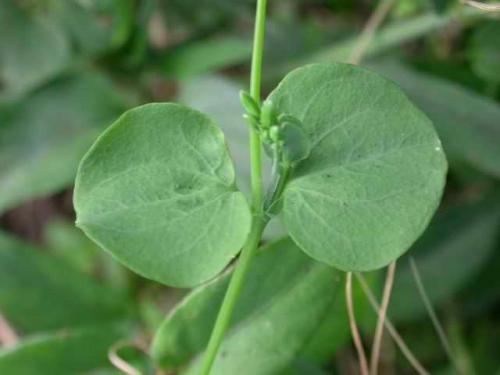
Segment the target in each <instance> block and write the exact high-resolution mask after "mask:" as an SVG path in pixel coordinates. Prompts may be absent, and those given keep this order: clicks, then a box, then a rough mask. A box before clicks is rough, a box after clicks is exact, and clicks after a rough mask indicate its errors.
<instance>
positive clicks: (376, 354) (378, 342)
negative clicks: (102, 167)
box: [370, 261, 396, 375]
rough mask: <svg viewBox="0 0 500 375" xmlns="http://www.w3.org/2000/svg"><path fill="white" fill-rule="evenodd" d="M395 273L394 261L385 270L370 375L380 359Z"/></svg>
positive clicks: (375, 372)
mask: <svg viewBox="0 0 500 375" xmlns="http://www.w3.org/2000/svg"><path fill="white" fill-rule="evenodd" d="M395 272H396V261H394V262H392V263H391V264H390V265H389V268H388V269H387V276H386V278H385V286H384V294H383V296H382V306H381V307H380V310H379V314H378V319H377V327H376V329H375V336H374V339H373V347H372V355H371V362H370V375H377V373H378V362H379V359H380V349H381V347H382V336H383V334H384V325H385V320H386V319H387V309H388V307H389V299H390V298H391V292H392V286H393V284H394V274H395Z"/></svg>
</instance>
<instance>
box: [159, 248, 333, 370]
mask: <svg viewBox="0 0 500 375" xmlns="http://www.w3.org/2000/svg"><path fill="white" fill-rule="evenodd" d="M229 277H230V274H229V273H226V274H225V275H223V276H222V277H220V278H218V279H217V280H216V281H215V282H213V283H210V284H208V285H204V286H203V287H200V288H199V289H197V290H195V291H193V292H192V293H191V294H190V295H188V296H187V297H186V299H185V300H184V302H182V303H181V304H180V305H178V307H177V308H176V309H175V310H174V311H173V312H172V313H171V314H170V316H168V317H167V319H166V320H165V322H164V323H163V325H162V326H161V327H160V329H159V330H158V332H157V333H156V337H155V339H154V342H153V346H152V355H153V358H154V359H155V360H156V361H157V362H158V363H159V364H160V365H161V366H162V367H164V368H167V369H173V368H180V367H186V371H185V373H188V374H196V373H197V369H198V366H199V365H200V360H201V358H202V355H203V350H204V349H205V346H206V344H207V342H208V339H209V336H210V332H211V330H212V327H213V324H214V322H215V318H216V316H217V312H218V310H219V307H220V304H221V302H222V299H223V297H224V293H225V291H226V288H227V285H228V282H229ZM339 279H340V278H339V274H338V273H336V272H335V271H334V270H332V269H331V268H329V267H327V266H325V265H322V264H321V263H317V262H315V261H313V260H311V259H310V258H308V257H307V256H305V255H304V254H303V253H302V252H301V251H300V250H299V249H298V248H297V247H296V246H295V245H294V244H293V242H292V241H290V240H289V239H285V240H281V241H278V242H275V243H273V244H271V245H269V246H266V247H265V248H263V249H262V250H261V251H260V252H258V253H257V255H256V257H255V260H254V262H253V263H252V267H251V269H250V271H249V274H248V276H247V278H246V281H245V284H244V286H243V290H242V294H241V296H240V298H239V300H238V304H237V305H236V309H235V312H234V315H233V318H232V323H231V326H230V328H229V330H228V332H227V334H226V336H225V339H224V342H223V343H222V346H221V349H220V354H219V356H218V357H217V359H216V361H215V364H214V367H213V369H212V372H211V374H212V375H217V374H236V373H238V374H241V375H244V374H252V375H253V374H259V375H265V374H277V373H280V371H283V370H284V369H285V368H287V367H288V365H289V364H290V363H291V361H292V360H293V359H295V357H296V355H297V354H298V353H299V351H300V350H301V349H302V347H303V346H304V345H305V344H306V343H307V341H308V339H309V338H310V336H311V335H312V334H313V333H314V332H315V330H316V328H317V327H318V326H319V325H320V323H321V322H322V321H323V318H324V316H325V314H327V313H329V312H330V306H331V305H332V304H333V303H334V301H335V299H336V297H337V295H338V288H339V286H340V282H339ZM182 373H184V372H182Z"/></svg>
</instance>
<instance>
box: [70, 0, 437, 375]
mask: <svg viewBox="0 0 500 375" xmlns="http://www.w3.org/2000/svg"><path fill="white" fill-rule="evenodd" d="M265 19H266V1H265V0H259V1H258V5H257V17H256V27H255V40H254V51H253V58H252V74H251V83H250V93H249V94H248V93H242V95H241V101H242V104H243V107H244V109H245V112H246V114H245V115H246V118H247V120H248V124H249V127H250V144H251V171H252V173H251V174H252V180H251V181H252V184H251V185H252V186H251V187H252V189H251V191H252V194H251V199H250V202H247V199H246V198H245V196H244V194H243V193H241V192H240V191H239V190H238V189H237V187H236V184H235V172H234V168H233V165H232V162H231V159H230V156H229V153H228V150H227V148H226V145H225V141H224V136H223V134H222V132H221V131H220V130H219V129H218V127H217V125H216V124H215V123H214V122H213V121H212V120H211V119H210V118H209V117H207V116H206V115H204V114H203V113H200V112H198V111H195V110H193V109H190V108H188V107H186V106H183V105H179V104H171V103H155V104H148V105H144V106H141V107H138V108H135V109H132V110H130V111H127V112H126V113H125V114H123V115H122V116H121V117H120V118H119V119H118V120H117V121H116V122H115V123H114V124H113V125H111V127H109V128H108V129H107V130H106V131H105V132H104V133H103V134H102V135H101V136H100V137H99V138H98V140H97V141H96V142H95V143H94V145H93V146H92V147H91V149H90V150H89V151H88V153H87V154H86V155H85V157H84V158H83V160H82V162H81V164H80V167H79V169H78V175H77V178H76V185H75V195H74V206H75V209H76V211H77V225H78V226H79V227H80V228H82V229H83V230H84V231H85V233H86V234H87V235H88V236H89V237H90V238H91V239H93V240H94V241H95V242H96V243H98V244H99V245H100V246H101V247H102V248H104V249H105V250H107V251H108V252H110V253H111V254H113V255H114V256H115V257H116V258H117V259H118V260H120V261H121V262H122V263H124V264H125V265H127V266H128V267H129V268H130V269H132V270H134V271H135V272H137V273H139V274H141V275H143V276H145V277H147V278H150V279H153V280H156V281H159V282H161V283H164V284H166V285H171V286H176V287H192V286H196V285H199V284H201V283H203V282H205V281H207V280H210V279H212V278H214V277H215V276H216V275H217V274H219V273H220V272H221V271H222V270H223V269H224V268H225V267H226V266H227V264H228V263H229V262H230V261H231V259H233V258H234V257H235V256H236V255H237V254H238V253H239V252H240V249H242V250H241V254H240V256H239V258H238V261H237V265H236V268H235V271H234V274H233V275H232V277H231V281H230V282H229V284H228V287H227V292H226V294H225V297H224V299H223V301H222V305H221V308H220V312H219V314H218V317H217V319H216V322H215V326H214V329H213V331H212V333H211V337H210V340H209V342H208V346H207V349H206V354H205V357H204V358H205V359H204V361H203V362H202V363H200V365H199V368H198V369H199V371H200V373H202V374H208V373H209V372H210V369H211V368H212V365H213V363H214V361H215V359H216V356H217V352H218V349H219V347H220V345H221V343H222V340H223V336H224V333H225V331H226V330H227V328H228V325H229V323H230V320H231V316H232V313H233V310H234V309H235V306H236V304H237V301H238V297H239V294H240V292H241V289H242V286H243V283H244V281H245V278H246V275H247V273H248V271H249V269H250V268H251V266H252V264H251V263H252V259H253V258H254V255H255V253H256V250H257V248H258V246H259V243H260V241H261V237H262V233H263V230H264V229H265V227H266V225H267V223H268V222H269V220H270V219H271V218H272V217H274V216H276V215H280V216H281V217H282V219H283V223H284V226H285V228H286V230H287V232H288V234H289V235H290V237H291V239H292V240H293V242H294V243H295V244H296V245H297V246H298V247H299V248H300V249H301V250H302V251H304V252H305V253H306V254H308V255H309V256H310V257H311V258H313V259H315V260H317V261H319V262H321V263H324V264H326V265H328V266H332V267H334V268H336V269H340V270H342V271H348V272H351V271H368V270H374V269H378V268H381V267H384V266H386V265H387V264H389V263H390V262H392V261H393V260H395V259H396V258H398V257H399V256H400V255H401V254H403V253H404V252H405V251H406V250H407V249H408V248H409V247H410V246H411V245H412V244H413V242H414V241H415V240H416V239H417V238H418V237H419V236H420V234H421V233H422V232H423V231H424V229H425V228H426V226H427V225H428V223H429V220H430V218H431V217H432V215H433V213H434V211H435V210H436V208H437V206H438V204H439V201H440V197H441V194H442V191H443V187H444V183H445V173H446V160H445V157H444V154H443V151H442V147H441V143H440V141H439V139H438V137H437V134H436V132H435V131H434V128H433V126H432V123H431V121H430V120H429V119H428V118H427V117H426V116H425V115H424V114H423V113H422V112H420V110H419V109H417V108H416V107H415V106H414V105H413V104H412V103H411V102H410V101H409V100H408V99H407V98H406V96H405V95H404V94H403V93H402V92H401V91H400V89H399V88H398V87H397V86H396V85H395V84H393V83H392V82H390V81H388V80H386V79H384V78H382V77H381V76H379V75H377V74H375V73H373V72H371V71H369V70H366V69H363V68H359V67H355V66H352V65H347V64H338V63H336V64H333V63H331V64H313V65H308V66H305V67H302V68H299V69H296V70H294V71H292V72H291V73H289V74H288V75H287V76H286V77H285V78H284V79H283V81H282V82H281V83H280V84H279V85H278V87H277V88H276V89H275V90H274V91H273V92H272V93H271V94H270V95H269V96H268V97H267V99H265V100H263V101H262V100H261V74H262V58H263V43H264V27H265ZM262 148H264V150H265V152H266V154H267V155H268V157H269V158H270V159H271V161H272V165H273V169H272V176H271V178H270V180H271V183H270V184H269V187H268V188H267V189H265V188H264V186H263V185H264V184H263V177H262V174H263V173H262V155H261V152H262ZM159 350H160V349H159Z"/></svg>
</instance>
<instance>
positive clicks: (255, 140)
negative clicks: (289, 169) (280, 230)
mask: <svg viewBox="0 0 500 375" xmlns="http://www.w3.org/2000/svg"><path fill="white" fill-rule="evenodd" d="M266 9H267V0H257V11H256V16H255V31H254V41H253V53H252V72H251V75H250V95H251V96H252V98H253V99H254V100H255V101H256V102H257V103H260V88H261V81H262V56H263V55H264V38H265V31H266ZM250 152H251V155H250V159H251V167H252V172H251V173H252V206H253V209H254V210H259V211H260V210H261V209H262V199H263V188H262V187H263V183H262V142H261V139H260V135H259V133H258V132H257V131H255V130H250Z"/></svg>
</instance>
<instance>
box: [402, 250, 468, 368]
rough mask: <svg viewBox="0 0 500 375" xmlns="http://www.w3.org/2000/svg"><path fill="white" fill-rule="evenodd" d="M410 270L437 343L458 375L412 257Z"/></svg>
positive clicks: (444, 334)
mask: <svg viewBox="0 0 500 375" xmlns="http://www.w3.org/2000/svg"><path fill="white" fill-rule="evenodd" d="M410 268H411V273H412V275H413V279H414V280H415V284H416V285H417V290H418V293H419V294H420V297H421V298H422V301H423V303H424V306H425V309H426V310H427V313H428V314H429V317H430V318H431V322H432V325H433V326H434V329H435V330H436V333H437V335H438V337H439V341H440V342H441V345H442V346H443V349H444V351H445V352H446V355H447V356H448V359H449V360H450V362H451V363H452V364H453V366H454V367H455V370H456V371H457V372H458V373H459V374H461V373H462V371H461V370H460V366H459V365H458V361H457V359H456V357H455V355H454V354H453V350H452V348H451V345H450V342H449V341H448V338H447V337H446V333H445V331H444V328H443V325H442V324H441V323H440V322H439V318H438V316H437V314H436V311H435V310H434V308H433V307H432V302H431V301H430V299H429V296H428V295H427V293H426V291H425V287H424V283H423V282H422V278H421V277H420V272H419V271H418V268H417V264H416V262H415V260H414V259H413V257H410Z"/></svg>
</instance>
